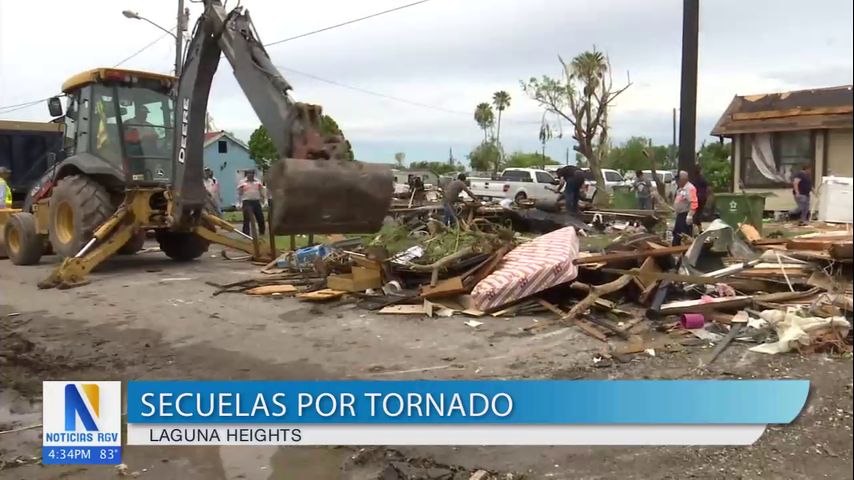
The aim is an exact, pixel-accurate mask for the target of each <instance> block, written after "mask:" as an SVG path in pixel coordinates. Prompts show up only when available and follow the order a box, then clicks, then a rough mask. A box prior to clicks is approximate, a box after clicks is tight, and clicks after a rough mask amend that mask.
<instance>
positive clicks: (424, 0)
mask: <svg viewBox="0 0 854 480" xmlns="http://www.w3.org/2000/svg"><path fill="white" fill-rule="evenodd" d="M429 1H430V0H419V1H417V2H412V3H407V4H406V5H401V6H399V7H394V8H390V9H388V10H383V11H382V12H377V13H372V14H370V15H366V16H364V17H359V18H354V19H352V20H347V21H346V22H342V23H338V24H335V25H330V26H328V27H323V28H320V29H317V30H312V31H310V32H306V33H301V34H299V35H296V36H293V37H288V38H284V39H282V40H276V41H275V42H271V43H267V44H265V45H264V46H265V47H271V46H273V45H278V44H280V43H285V42H290V41H291V40H296V39H298V38H303V37H307V36H309V35H314V34H315V33H320V32H325V31H327V30H332V29H334V28H338V27H343V26H346V25H351V24H353V23H356V22H361V21H362V20H368V19H370V18H374V17H379V16H380V15H385V14H386V13H392V12H396V11H398V10H403V9H404V8H409V7H414V6H416V5H420V4H422V3H427V2H429Z"/></svg>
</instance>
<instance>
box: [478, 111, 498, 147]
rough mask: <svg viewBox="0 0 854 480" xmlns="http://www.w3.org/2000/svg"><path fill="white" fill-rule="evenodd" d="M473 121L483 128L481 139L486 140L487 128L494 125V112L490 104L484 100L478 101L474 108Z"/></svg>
mask: <svg viewBox="0 0 854 480" xmlns="http://www.w3.org/2000/svg"><path fill="white" fill-rule="evenodd" d="M474 121H475V122H477V126H479V127H480V128H481V130H483V141H484V142H488V141H489V130H490V129H491V128H492V127H493V125H495V113H494V112H493V111H492V105H490V104H488V103H486V102H482V103H478V104H477V106H476V107H475V108H474Z"/></svg>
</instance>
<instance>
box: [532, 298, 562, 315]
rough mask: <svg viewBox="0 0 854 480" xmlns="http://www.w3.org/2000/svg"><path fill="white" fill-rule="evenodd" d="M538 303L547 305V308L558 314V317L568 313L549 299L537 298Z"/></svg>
mask: <svg viewBox="0 0 854 480" xmlns="http://www.w3.org/2000/svg"><path fill="white" fill-rule="evenodd" d="M537 303H539V304H540V305H542V306H543V307H545V309H546V310H549V311H550V312H552V313H554V314H555V315H557V316H558V318H560V317H562V316H563V315H564V313H566V312H564V311H563V310H561V309H560V308H558V307H556V306H555V305H554V304H553V303H551V302H549V301H547V300H543V299H542V298H539V299H537Z"/></svg>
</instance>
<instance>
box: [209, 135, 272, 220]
mask: <svg viewBox="0 0 854 480" xmlns="http://www.w3.org/2000/svg"><path fill="white" fill-rule="evenodd" d="M205 167H207V168H210V169H211V170H213V174H214V178H216V179H217V181H218V182H219V189H220V193H221V195H222V207H223V208H226V207H229V206H235V207H237V206H239V204H238V203H239V202H238V200H237V184H238V183H240V181H241V180H243V177H244V175H245V173H246V171H247V170H256V167H255V162H254V161H253V160H252V158H250V157H249V146H248V145H246V144H245V143H243V142H241V141H240V140H239V139H238V138H237V137H235V136H234V135H232V134H230V133H228V132H223V131H220V132H209V133H206V134H205ZM256 174H257V177H258V178H261V172H257V171H256Z"/></svg>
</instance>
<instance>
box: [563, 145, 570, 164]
mask: <svg viewBox="0 0 854 480" xmlns="http://www.w3.org/2000/svg"><path fill="white" fill-rule="evenodd" d="M563 164H564V165H569V147H566V160H565V161H564V163H563Z"/></svg>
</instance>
